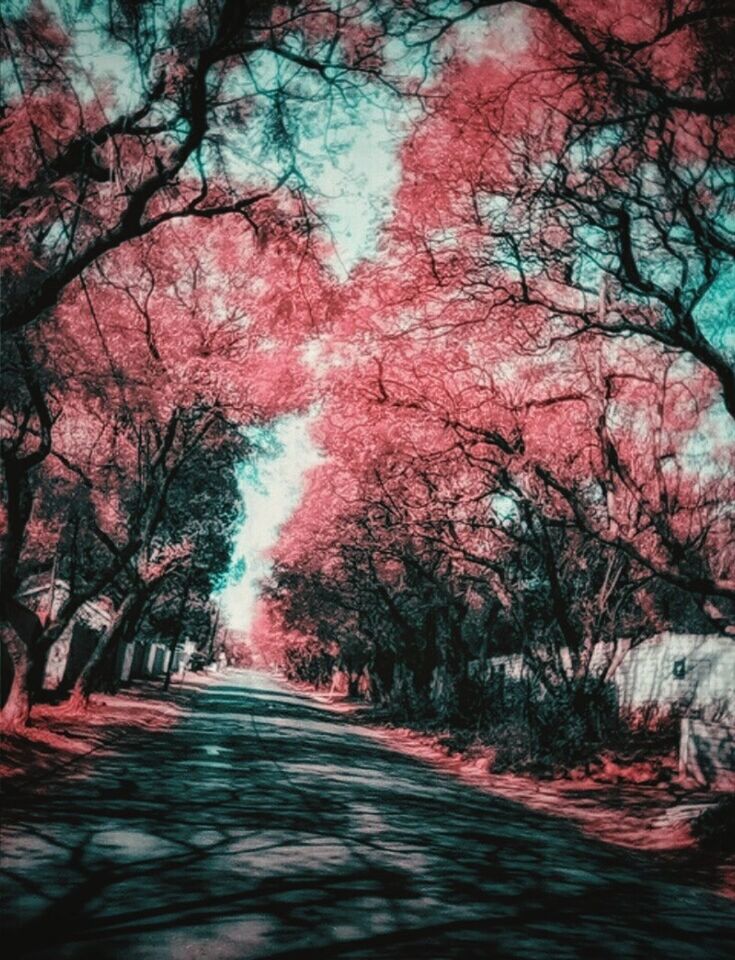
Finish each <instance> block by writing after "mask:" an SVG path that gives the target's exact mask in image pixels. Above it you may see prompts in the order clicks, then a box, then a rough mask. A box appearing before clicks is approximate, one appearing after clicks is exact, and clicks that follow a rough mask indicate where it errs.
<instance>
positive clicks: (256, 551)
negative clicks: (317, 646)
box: [220, 413, 321, 631]
mask: <svg viewBox="0 0 735 960" xmlns="http://www.w3.org/2000/svg"><path fill="white" fill-rule="evenodd" d="M314 416H315V414H314V413H310V414H294V415H291V416H286V417H282V418H281V419H280V420H278V421H277V422H276V423H275V424H274V425H273V426H272V427H270V428H267V429H262V428H261V429H259V430H257V431H254V432H253V439H254V440H256V442H258V443H259V445H260V446H261V447H262V449H263V453H262V455H260V456H257V455H256V456H255V457H254V458H253V460H252V461H250V462H248V463H244V464H243V465H242V467H241V469H240V475H239V478H238V482H239V487H240V495H241V497H242V504H243V520H242V523H241V525H240V527H239V529H238V531H237V534H236V536H235V542H234V544H233V551H232V562H231V564H230V573H229V577H228V582H227V584H226V586H225V587H224V589H223V590H222V593H221V594H220V602H221V605H222V612H223V614H224V617H225V620H226V621H227V624H228V626H229V627H231V628H233V629H235V630H245V631H247V630H249V628H250V626H251V624H252V620H253V616H254V613H255V605H256V601H257V598H258V583H259V581H260V579H261V578H262V577H263V576H265V575H266V574H267V573H268V571H269V569H270V559H269V556H268V551H269V550H270V549H271V548H272V547H273V546H274V545H275V544H276V541H277V540H278V532H279V530H280V528H281V526H282V525H283V524H284V523H285V522H286V520H288V518H289V517H290V516H291V514H292V513H293V511H294V510H295V509H296V507H297V505H298V502H299V499H300V498H301V494H302V491H303V484H304V477H305V474H306V472H307V471H308V470H309V469H310V468H311V467H314V466H316V465H317V464H318V463H319V461H320V459H321V455H320V453H319V450H318V449H317V448H316V446H315V445H314V443H313V442H312V440H311V438H310V436H309V426H310V423H311V422H312V421H313V419H314Z"/></svg>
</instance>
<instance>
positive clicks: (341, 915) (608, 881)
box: [2, 671, 735, 960]
mask: <svg viewBox="0 0 735 960" xmlns="http://www.w3.org/2000/svg"><path fill="white" fill-rule="evenodd" d="M3 812H4V842H3V864H2V866H3V889H2V892H3V917H4V927H5V930H4V944H5V946H4V948H3V951H2V955H3V957H4V958H5V960H11V958H15V957H32V958H36V960H66V958H75V960H76V958H84V960H113V958H115V960H117V958H125V960H143V958H145V960H179V958H182V960H183V958H202V960H249V958H254V960H255V958H257V960H264V958H275V957H278V958H282V960H283V958H294V960H295V958H311V957H314V958H319V960H328V958H387V960H390V958H396V960H410V958H421V960H442V958H473V957H488V958H506V957H508V958H510V957H513V958H517V957H522V958H532V960H540V958H576V957H580V958H581V957H584V958H606V957H615V958H653V957H666V958H667V960H676V958H681V960H697V958H707V960H716V958H720V957H722V958H724V957H727V958H731V957H733V956H735V904H733V903H731V902H729V901H727V900H725V899H723V898H720V897H717V896H716V895H714V894H711V893H708V892H706V891H705V890H703V889H700V888H699V887H697V886H696V885H695V884H694V882H693V881H692V882H691V883H688V882H687V877H686V876H680V875H678V874H677V873H676V872H675V871H674V870H673V868H672V867H671V865H668V864H667V863H666V862H665V861H663V860H662V859H661V858H656V857H653V856H651V855H643V854H638V853H636V852H628V851H624V850H621V849H617V848H614V847H611V846H607V845H604V844H601V843H598V842H596V841H593V840H589V839H586V838H585V837H584V836H583V835H582V834H581V833H579V831H578V830H577V829H576V828H574V827H573V826H571V825H568V824H566V823H565V822H564V821H563V820H560V819H557V818H552V817H546V816H543V815H540V814H537V813H531V812H528V811H526V810H524V809H523V808H522V807H519V806H517V805H515V804H512V803H509V802H506V801H503V800H499V799H495V798H493V797H490V796H487V795H485V794H483V793H481V792H480V791H477V790H474V789H473V788H471V787H468V786H466V785H463V784H461V783H458V782H457V781H455V780H454V779H453V778H452V777H451V776H449V775H444V774H442V773H440V772H438V771H436V770H435V769H432V768H429V767H427V766H425V765H423V764H422V763H421V762H420V761H418V760H415V759H412V758H408V757H405V756H402V755H401V754H399V753H394V752H392V751H391V750H389V749H388V748H386V747H383V746H381V745H379V744H377V743H376V742H375V741H374V740H371V739H370V738H368V737H366V736H365V734H364V732H362V731H361V730H360V728H359V727H357V726H355V725H354V724H351V723H350V722H349V720H348V719H346V718H343V717H341V716H339V715H335V714H332V713H329V712H327V711H325V710H324V709H322V708H321V707H319V705H317V704H315V703H314V702H312V701H311V700H309V699H307V698H305V697H302V696H299V695H295V694H293V693H291V692H289V691H287V690H285V689H283V688H282V687H279V686H278V684H277V683H276V682H275V681H273V680H271V679H268V678H265V677H263V676H261V675H259V674H256V673H252V672H245V671H242V672H236V673H231V674H229V675H227V676H225V677H223V678H222V679H220V680H219V681H218V682H217V683H216V684H215V685H213V686H209V687H205V688H202V689H201V690H200V691H199V692H198V693H197V694H196V695H195V697H194V699H193V705H192V708H191V710H190V712H189V713H188V715H187V716H186V717H185V718H184V719H183V720H182V721H181V722H180V723H178V724H177V725H176V726H174V727H172V728H171V729H167V730H164V731H160V730H159V731H157V732H146V731H140V732H132V733H130V734H129V735H128V736H126V737H125V738H124V739H121V741H120V742H119V743H118V744H117V747H116V750H115V752H114V753H112V754H109V755H100V756H97V757H96V758H95V759H94V762H90V763H89V765H88V769H84V770H80V771H77V772H74V773H72V774H70V773H67V774H65V775H64V776H60V777H58V778H57V779H56V780H55V782H54V783H53V784H52V785H51V786H49V785H46V786H45V788H44V789H43V790H36V791H30V792H28V791H27V792H26V793H25V794H16V793H15V792H13V791H10V792H8V793H7V794H6V796H5V798H4V800H3Z"/></svg>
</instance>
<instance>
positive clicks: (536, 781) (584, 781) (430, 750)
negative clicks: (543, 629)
mask: <svg viewBox="0 0 735 960" xmlns="http://www.w3.org/2000/svg"><path fill="white" fill-rule="evenodd" d="M292 686H293V687H294V689H297V690H299V692H301V693H305V694H307V695H308V696H310V697H312V698H313V699H315V700H317V701H318V702H319V703H321V704H323V706H324V707H325V708H326V709H328V710H330V711H332V712H336V713H341V714H345V713H346V714H350V715H351V716H352V718H353V719H354V721H355V722H356V723H359V724H360V725H361V729H362V731H363V732H364V733H365V734H366V735H367V736H369V737H371V738H372V739H374V740H377V741H379V742H380V743H382V744H384V745H385V746H387V747H389V748H390V749H392V750H398V751H400V752H401V753H404V754H407V755H409V756H412V757H416V758H417V759H420V760H422V761H424V762H425V763H428V764H430V765H431V766H433V767H436V768H437V769H438V770H441V771H442V772H444V773H448V774H450V775H452V776H455V777H457V778H458V779H460V780H462V781H463V782H465V783H467V784H469V785H471V786H473V787H475V788H477V789H480V790H483V791H486V792H487V793H491V794H493V795H494V796H497V797H502V798H504V799H506V800H511V801H513V802H515V803H520V804H522V805H523V806H524V807H527V808H528V809H530V810H536V811H538V812H539V813H544V814H546V815H548V816H554V817H561V818H563V819H565V820H569V821H572V822H573V823H575V824H576V825H577V826H579V827H580V828H581V830H582V831H583V832H584V833H585V834H587V835H588V836H591V837H595V838H597V839H599V840H603V841H604V842H606V843H612V844H616V845H617V846H621V847H627V848H630V849H635V850H647V851H650V852H652V853H656V854H659V855H662V856H664V857H667V858H668V859H672V860H675V861H677V862H679V863H681V867H682V870H687V871H689V872H691V873H693V874H696V876H697V877H698V878H699V879H700V880H701V881H702V883H704V884H705V885H707V886H709V887H713V888H714V889H715V890H716V891H717V892H719V893H721V894H723V895H724V896H728V897H730V898H732V899H735V857H733V856H727V855H724V854H723V853H721V852H719V851H717V850H715V851H707V852H705V851H703V850H701V849H700V847H699V844H698V843H697V840H696V838H695V836H694V834H693V833H692V828H691V827H692V823H693V822H694V821H695V820H696V819H697V817H698V816H700V815H701V814H702V813H703V812H705V811H706V810H708V809H709V808H711V807H712V806H713V805H714V804H716V803H717V802H718V800H719V799H721V797H722V796H723V794H718V793H716V792H714V791H710V790H703V789H702V788H700V787H697V786H696V785H693V784H682V783H678V782H676V781H675V782H672V783H666V782H664V783H656V784H649V783H635V782H627V781H626V779H625V777H626V769H625V768H624V767H619V768H617V769H615V768H614V767H613V769H612V770H611V769H610V767H612V766H613V765H611V764H609V765H608V769H607V770H606V772H605V774H603V776H606V777H607V778H608V781H607V782H606V781H605V780H601V779H595V778H594V777H585V776H583V775H582V774H581V773H573V774H572V776H571V777H570V778H569V779H556V780H547V779H540V778H537V777H533V776H530V775H527V774H517V773H494V772H493V771H492V769H491V766H492V759H493V750H492V748H491V747H488V746H483V745H481V744H473V745H472V747H470V748H469V749H467V750H465V751H461V752H460V751H458V750H456V749H453V748H452V747H450V746H447V745H446V743H444V742H443V740H444V739H446V735H445V736H442V735H441V734H438V733H436V734H426V733H421V732H418V731H416V730H412V729H410V728H406V727H399V726H392V725H389V724H387V723H382V722H381V721H380V720H379V719H376V718H375V716H374V715H373V714H372V711H371V709H370V707H366V706H365V705H364V704H361V703H355V702H350V701H347V700H345V699H344V698H340V697H330V696H329V695H327V694H326V693H324V692H319V691H315V690H313V689H311V688H309V687H307V686H306V685H301V684H295V685H292ZM637 773H638V771H635V770H634V771H632V772H631V774H630V775H631V776H632V777H633V778H635V777H636V775H637ZM610 778H612V779H613V781H614V782H609V780H610ZM615 781H617V782H615Z"/></svg>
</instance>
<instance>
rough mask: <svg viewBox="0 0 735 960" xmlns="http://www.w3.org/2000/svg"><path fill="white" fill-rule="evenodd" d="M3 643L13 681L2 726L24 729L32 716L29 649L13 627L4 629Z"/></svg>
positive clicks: (0, 717)
mask: <svg viewBox="0 0 735 960" xmlns="http://www.w3.org/2000/svg"><path fill="white" fill-rule="evenodd" d="M2 641H3V644H4V645H5V649H6V650H7V651H8V655H9V656H10V659H11V661H12V664H13V681H12V684H11V686H10V691H9V692H8V699H7V700H6V701H5V703H4V704H3V709H2V714H1V715H0V725H1V726H2V728H3V729H6V730H7V729H11V728H13V727H24V726H26V724H27V723H28V719H29V717H30V714H31V697H30V691H29V689H28V674H29V672H30V669H31V658H30V655H29V652H28V648H27V647H26V645H25V644H24V643H23V641H22V640H21V639H20V637H19V636H18V634H17V633H16V632H15V630H13V628H12V627H11V626H9V625H7V626H4V627H3V631H2Z"/></svg>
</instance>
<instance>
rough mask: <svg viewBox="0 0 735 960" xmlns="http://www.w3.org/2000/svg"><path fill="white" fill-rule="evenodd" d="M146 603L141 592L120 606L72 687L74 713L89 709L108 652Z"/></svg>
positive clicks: (70, 704) (71, 707)
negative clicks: (100, 669)
mask: <svg viewBox="0 0 735 960" xmlns="http://www.w3.org/2000/svg"><path fill="white" fill-rule="evenodd" d="M144 603H145V595H144V594H141V593H139V592H133V593H130V594H128V596H127V597H126V598H125V599H124V600H123V602H122V603H121V604H120V606H119V607H118V609H117V611H116V612H115V615H114V617H113V618H112V621H111V623H110V624H109V626H108V627H107V628H106V630H105V631H104V632H103V633H102V635H101V636H100V638H99V640H98V641H97V645H96V646H95V648H94V650H93V651H92V655H91V656H90V658H89V660H88V661H87V663H86V664H85V666H84V669H83V670H82V672H81V673H80V674H79V676H78V677H77V680H76V683H75V684H74V686H73V687H72V691H71V694H70V696H69V708H70V709H71V710H72V711H77V710H86V709H87V707H88V706H89V698H90V696H91V694H92V692H93V690H94V686H95V682H96V680H97V675H98V671H99V667H100V665H101V663H102V660H103V658H104V656H105V653H106V651H107V650H108V648H109V647H110V645H111V644H112V643H113V642H114V641H115V640H116V638H117V637H118V636H119V634H120V633H122V632H125V631H126V630H127V629H128V628H129V626H130V624H131V621H134V620H137V619H138V617H139V616H140V614H141V612H142V610H143V605H144Z"/></svg>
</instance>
